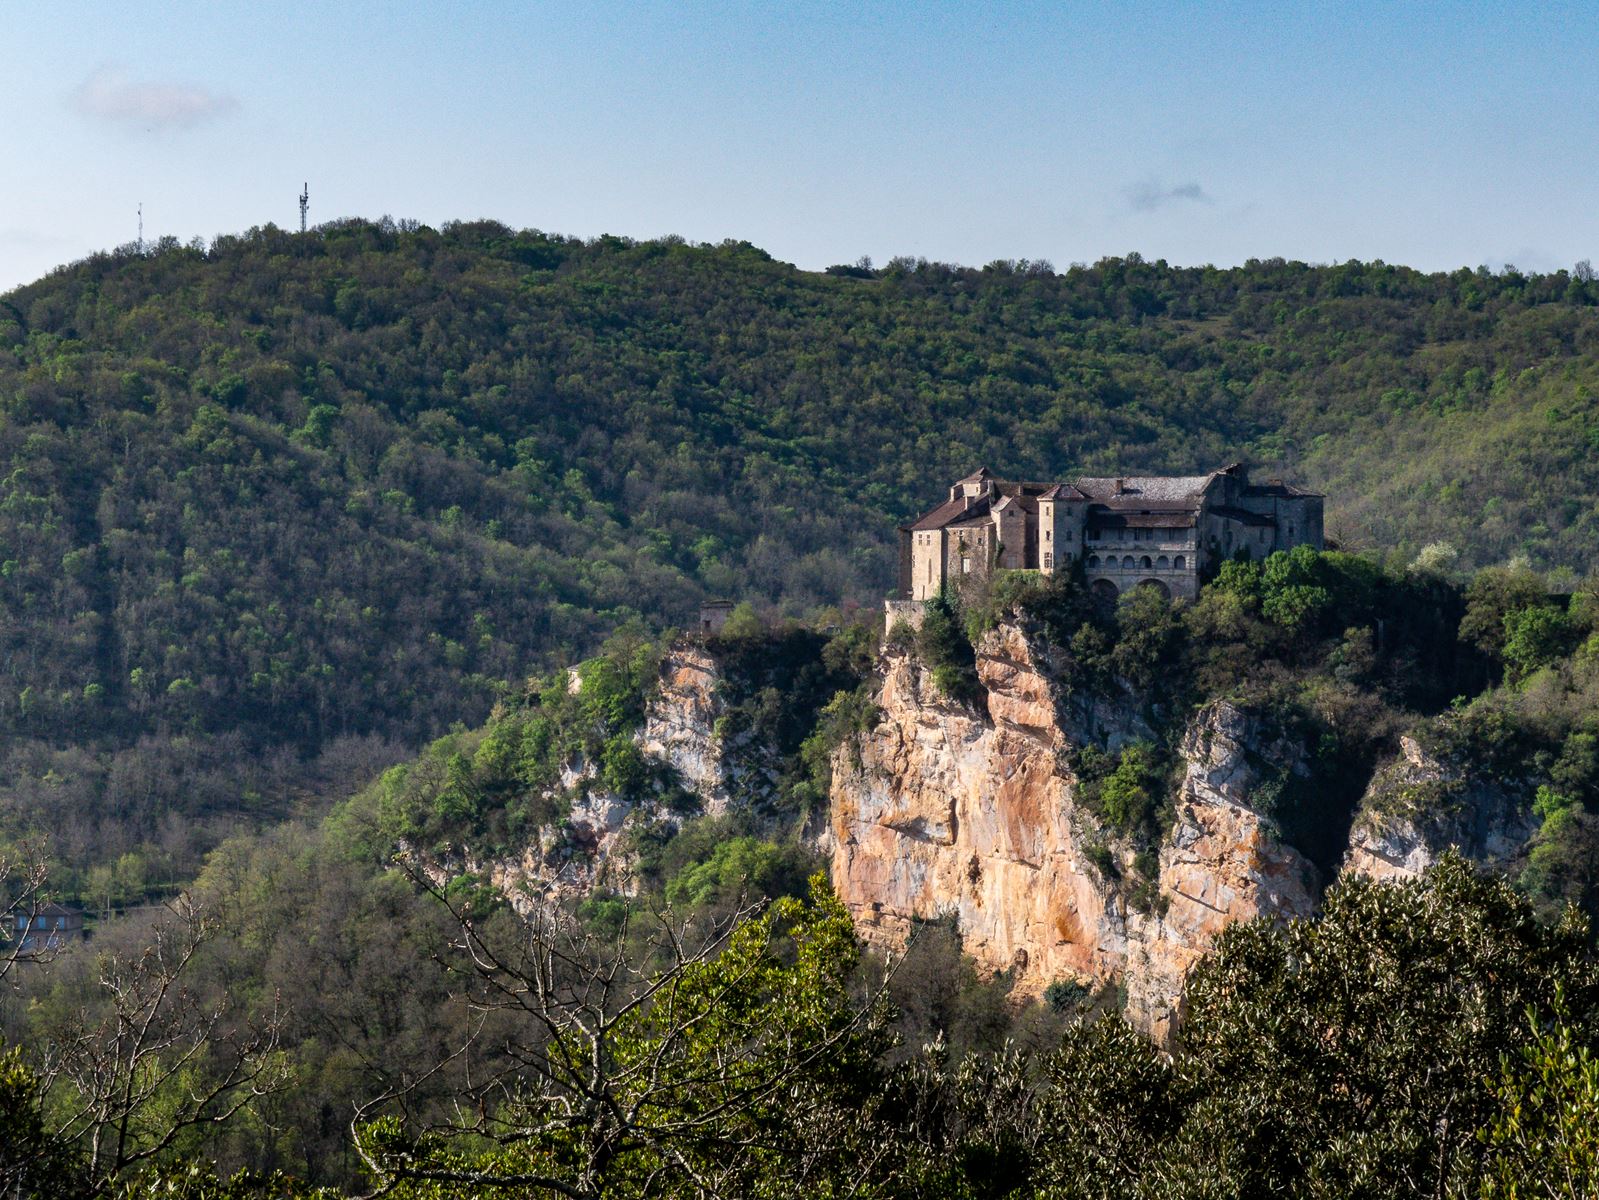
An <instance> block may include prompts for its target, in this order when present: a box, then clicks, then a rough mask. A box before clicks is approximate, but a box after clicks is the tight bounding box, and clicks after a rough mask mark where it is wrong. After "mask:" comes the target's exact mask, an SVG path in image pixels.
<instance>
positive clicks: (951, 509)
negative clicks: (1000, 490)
mask: <svg viewBox="0 0 1599 1200" xmlns="http://www.w3.org/2000/svg"><path fill="white" fill-rule="evenodd" d="M988 503H989V502H988V498H987V497H986V496H981V497H978V498H977V499H975V500H966V499H960V500H946V501H944V503H942V504H940V505H939V506H938V507H937V508H935V509H933V510H932V511H931V512H929V513H925V514H923V516H922V517H921V518H920V519H918V520H917V521H915V522H913V523H912V524H911V525H910V527H909V528H910V530H911V532H912V533H918V532H921V531H923V530H927V529H944V528H947V527H948V526H950V525H953V524H955V523H956V522H957V521H970V520H972V519H973V518H976V517H983V516H987V515H988Z"/></svg>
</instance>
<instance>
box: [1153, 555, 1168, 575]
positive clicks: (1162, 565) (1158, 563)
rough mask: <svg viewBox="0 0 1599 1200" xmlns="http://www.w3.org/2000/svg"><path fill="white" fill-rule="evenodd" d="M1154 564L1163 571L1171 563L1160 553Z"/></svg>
mask: <svg viewBox="0 0 1599 1200" xmlns="http://www.w3.org/2000/svg"><path fill="white" fill-rule="evenodd" d="M1155 565H1156V566H1157V567H1159V568H1160V569H1161V570H1162V571H1164V570H1165V569H1166V568H1167V567H1169V566H1171V563H1170V562H1169V561H1168V560H1167V558H1166V556H1165V555H1164V554H1162V555H1161V556H1160V557H1159V558H1157V559H1156V560H1155Z"/></svg>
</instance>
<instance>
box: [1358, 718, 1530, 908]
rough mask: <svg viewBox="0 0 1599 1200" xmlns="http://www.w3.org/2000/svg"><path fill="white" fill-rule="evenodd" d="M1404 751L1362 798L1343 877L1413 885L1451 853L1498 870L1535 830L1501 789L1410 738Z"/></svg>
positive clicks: (1525, 811)
mask: <svg viewBox="0 0 1599 1200" xmlns="http://www.w3.org/2000/svg"><path fill="white" fill-rule="evenodd" d="M1399 747H1400V754H1399V757H1398V758H1397V759H1395V760H1394V761H1393V762H1391V763H1389V764H1387V765H1386V766H1384V767H1382V768H1381V769H1379V770H1378V771H1377V772H1376V773H1375V774H1374V775H1373V776H1372V779H1371V783H1370V785H1369V786H1368V787H1367V789H1366V794H1365V796H1364V797H1363V798H1362V799H1361V803H1360V809H1359V812H1358V815H1357V816H1356V818H1355V823H1354V826H1353V828H1352V829H1351V830H1350V833H1349V850H1348V853H1347V854H1345V856H1344V863H1343V868H1342V872H1341V873H1343V874H1349V875H1365V876H1368V877H1370V878H1372V879H1409V878H1413V877H1415V876H1417V875H1420V874H1421V873H1422V872H1423V871H1425V870H1426V869H1427V868H1428V867H1430V866H1432V864H1433V863H1435V862H1437V861H1438V859H1439V857H1441V856H1442V855H1443V854H1444V853H1445V852H1447V851H1449V850H1451V849H1454V850H1459V851H1460V852H1461V853H1462V854H1464V855H1465V856H1466V857H1468V858H1470V859H1473V860H1475V861H1477V862H1482V863H1488V864H1493V865H1501V864H1503V863H1505V862H1507V861H1508V860H1509V859H1511V858H1513V857H1514V856H1515V855H1516V854H1517V853H1518V852H1519V851H1520V850H1521V848H1522V847H1523V846H1524V845H1525V844H1526V842H1527V839H1529V838H1530V837H1531V836H1532V835H1533V833H1534V832H1535V830H1536V822H1535V819H1534V817H1533V815H1532V813H1531V812H1530V811H1529V810H1528V809H1527V808H1526V806H1525V805H1523V804H1522V803H1520V802H1519V801H1518V800H1517V798H1516V797H1515V796H1514V795H1513V794H1512V793H1511V792H1510V791H1508V790H1507V789H1505V788H1504V787H1501V786H1497V785H1495V784H1492V783H1488V782H1484V781H1482V780H1478V779H1474V778H1472V777H1471V776H1470V775H1469V774H1467V773H1466V772H1463V771H1461V770H1459V769H1458V768H1456V767H1453V766H1451V765H1450V764H1448V763H1446V762H1444V761H1443V760H1441V759H1439V758H1438V757H1437V756H1436V755H1434V754H1432V753H1430V752H1428V751H1427V750H1426V749H1425V748H1424V747H1423V746H1422V745H1421V743H1419V742H1418V741H1417V740H1416V739H1415V738H1413V737H1409V736H1406V737H1401V738H1400V739H1399Z"/></svg>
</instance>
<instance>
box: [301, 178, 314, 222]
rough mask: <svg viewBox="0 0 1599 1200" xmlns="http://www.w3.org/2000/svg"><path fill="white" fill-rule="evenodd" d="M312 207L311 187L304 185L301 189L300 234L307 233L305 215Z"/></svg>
mask: <svg viewBox="0 0 1599 1200" xmlns="http://www.w3.org/2000/svg"><path fill="white" fill-rule="evenodd" d="M310 207H311V185H310V184H309V183H307V184H304V185H303V186H302V187H301V188H300V232H301V233H304V232H305V213H306V210H307V209H308V208H310Z"/></svg>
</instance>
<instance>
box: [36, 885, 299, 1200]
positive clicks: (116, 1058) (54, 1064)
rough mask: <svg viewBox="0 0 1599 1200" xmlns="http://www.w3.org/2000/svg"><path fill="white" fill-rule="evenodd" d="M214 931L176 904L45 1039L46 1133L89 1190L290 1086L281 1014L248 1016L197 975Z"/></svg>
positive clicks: (109, 963) (120, 1179) (112, 1184)
mask: <svg viewBox="0 0 1599 1200" xmlns="http://www.w3.org/2000/svg"><path fill="white" fill-rule="evenodd" d="M214 932H215V925H214V923H213V922H212V920H211V919H210V918H209V917H208V916H207V915H206V914H205V913H204V912H203V911H202V910H201V909H199V908H198V907H197V906H195V905H194V904H193V903H191V902H190V900H189V899H188V898H187V897H181V898H179V899H178V900H177V901H174V902H173V903H172V904H171V905H170V906H169V907H168V909H167V911H166V912H165V913H164V914H163V916H162V917H161V919H159V920H158V921H157V922H156V924H155V926H154V927H153V928H152V930H151V931H150V935H149V940H148V942H147V944H145V945H143V946H142V947H140V948H139V949H137V950H136V951H135V952H134V953H131V954H130V953H119V952H115V951H113V952H109V953H104V954H101V955H99V956H97V957H96V959H95V960H94V962H93V964H92V966H93V969H94V971H95V973H96V975H97V984H98V987H97V989H96V991H97V998H96V1001H95V1005H94V1007H92V1008H85V1009H82V1010H80V1011H77V1012H72V1013H63V1014H57V1018H56V1019H55V1020H53V1021H51V1022H49V1023H48V1024H47V1025H46V1026H45V1027H44V1028H43V1029H42V1030H41V1031H40V1032H41V1034H42V1045H43V1050H42V1053H41V1054H40V1056H39V1064H38V1068H37V1080H36V1087H37V1091H38V1094H39V1096H40V1097H41V1098H42V1109H43V1112H44V1114H45V1121H46V1126H45V1131H46V1133H47V1134H48V1137H49V1140H50V1141H51V1142H52V1144H54V1145H57V1146H60V1147H65V1148H68V1149H70V1152H71V1153H72V1154H73V1155H74V1156H75V1157H76V1158H77V1159H78V1160H79V1161H81V1165H82V1187H83V1189H84V1192H85V1194H88V1195H100V1194H106V1193H110V1192H113V1191H116V1190H117V1189H119V1188H121V1187H125V1186H128V1185H129V1183H130V1181H131V1180H132V1179H133V1178H134V1176H136V1175H137V1174H138V1173H139V1172H140V1171H142V1170H143V1169H144V1168H146V1167H147V1166H152V1165H155V1164H157V1163H160V1162H162V1161H163V1160H169V1159H170V1158H171V1157H172V1156H173V1155H174V1154H175V1153H176V1152H178V1151H180V1150H182V1149H184V1148H185V1147H186V1146H187V1145H188V1144H189V1143H191V1142H196V1141H198V1142H202V1143H203V1140H204V1137H205V1134H206V1131H207V1130H216V1129H220V1128H221V1127H222V1126H224V1125H226V1124H227V1123H228V1122H229V1121H231V1120H232V1119H233V1118H234V1117H235V1116H237V1115H238V1114H239V1113H240V1112H242V1111H243V1110H244V1109H245V1108H246V1107H248V1106H249V1105H251V1104H253V1103H254V1102H255V1101H256V1100H258V1099H259V1098H261V1097H263V1096H265V1095H267V1094H269V1093H270V1092H272V1091H275V1090H276V1089H278V1088H280V1087H282V1086H283V1085H284V1084H285V1083H286V1081H287V1079H286V1070H285V1066H284V1064H283V1061H282V1059H281V1057H280V1056H279V1054H278V1053H277V1049H278V1021H277V1015H276V1014H275V1013H273V1014H271V1015H270V1016H269V1017H268V1019H266V1020H264V1021H257V1022H252V1021H247V1020H243V1019H241V1018H240V1017H239V1015H238V1013H237V1012H236V1011H235V1006H234V1004H233V1003H232V1001H231V1000H230V999H229V998H228V997H227V996H226V995H218V994H213V993H212V992H211V991H210V990H209V989H203V988H200V987H198V986H196V983H195V981H194V979H193V978H192V976H193V964H194V963H195V961H196V955H197V954H198V953H199V951H200V949H201V947H202V946H203V945H205V943H206V942H207V941H208V940H209V939H210V938H211V937H212V936H213V934H214Z"/></svg>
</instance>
